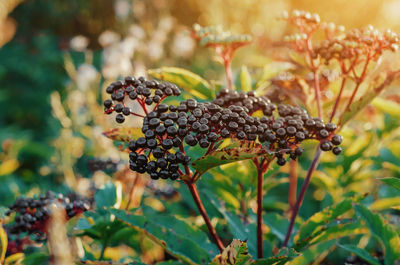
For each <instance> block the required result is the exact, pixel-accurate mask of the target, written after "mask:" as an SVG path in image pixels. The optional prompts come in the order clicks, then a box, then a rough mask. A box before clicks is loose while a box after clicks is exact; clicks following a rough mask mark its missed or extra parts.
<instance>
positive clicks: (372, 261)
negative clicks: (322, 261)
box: [338, 244, 381, 265]
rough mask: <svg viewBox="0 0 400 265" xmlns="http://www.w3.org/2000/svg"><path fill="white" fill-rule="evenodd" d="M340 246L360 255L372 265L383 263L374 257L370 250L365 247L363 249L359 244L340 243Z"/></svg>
mask: <svg viewBox="0 0 400 265" xmlns="http://www.w3.org/2000/svg"><path fill="white" fill-rule="evenodd" d="M338 246H339V247H341V248H343V249H345V250H347V251H350V252H351V253H354V254H356V255H357V256H359V257H360V258H362V259H363V260H365V261H367V262H369V263H370V264H371V265H381V263H380V262H379V260H377V259H376V258H374V257H372V256H371V255H370V254H369V253H368V251H366V250H365V249H361V248H359V247H357V246H354V245H341V244H338Z"/></svg>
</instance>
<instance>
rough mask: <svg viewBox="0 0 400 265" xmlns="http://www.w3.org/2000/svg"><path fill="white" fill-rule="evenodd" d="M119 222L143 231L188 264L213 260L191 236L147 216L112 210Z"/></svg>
mask: <svg viewBox="0 0 400 265" xmlns="http://www.w3.org/2000/svg"><path fill="white" fill-rule="evenodd" d="M112 213H113V214H114V215H115V216H116V218H117V219H118V220H120V221H121V222H123V223H125V224H126V225H128V226H129V227H131V228H133V229H135V230H139V231H142V232H143V233H145V234H146V235H147V236H148V237H149V238H150V239H152V240H153V241H154V242H155V243H158V244H159V245H160V246H162V247H163V248H164V249H165V250H166V251H167V252H168V253H170V254H171V255H172V256H174V257H176V258H178V259H180V260H181V261H183V262H185V263H187V264H208V263H209V262H210V260H211V255H210V253H209V251H207V250H206V249H204V248H202V247H200V246H199V244H198V243H197V242H194V241H193V240H192V239H191V238H190V233H189V234H185V235H182V234H178V233H177V232H176V231H175V230H174V229H171V228H170V227H167V226H163V225H161V224H158V223H155V222H154V221H153V220H152V218H147V217H146V216H140V215H132V214H127V213H126V212H124V211H121V210H116V209H114V210H112Z"/></svg>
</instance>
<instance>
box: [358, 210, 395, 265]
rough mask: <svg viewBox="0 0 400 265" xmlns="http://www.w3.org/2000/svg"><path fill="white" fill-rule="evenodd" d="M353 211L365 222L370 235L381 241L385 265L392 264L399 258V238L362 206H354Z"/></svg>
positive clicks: (378, 217)
mask: <svg viewBox="0 0 400 265" xmlns="http://www.w3.org/2000/svg"><path fill="white" fill-rule="evenodd" d="M354 209H355V211H356V212H357V214H358V215H359V216H360V217H361V218H362V219H364V220H365V222H366V223H367V226H368V228H369V230H370V231H371V233H372V235H374V236H375V237H377V238H379V239H380V240H381V242H382V244H383V246H384V248H385V264H386V265H390V264H394V262H395V261H396V260H397V259H399V258H400V248H399V246H400V237H399V235H398V234H397V233H396V231H395V230H394V228H393V227H391V226H390V225H388V224H385V223H384V222H383V219H382V217H381V216H380V215H378V214H374V213H372V212H371V211H370V210H369V209H368V208H367V207H365V206H363V205H360V204H356V205H354Z"/></svg>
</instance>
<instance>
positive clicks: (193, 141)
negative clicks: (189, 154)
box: [185, 134, 197, 146]
mask: <svg viewBox="0 0 400 265" xmlns="http://www.w3.org/2000/svg"><path fill="white" fill-rule="evenodd" d="M185 142H186V143H187V144H188V145H190V146H195V145H196V144H197V139H196V138H195V137H194V136H193V135H191V134H188V135H186V137H185Z"/></svg>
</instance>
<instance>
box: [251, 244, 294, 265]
mask: <svg viewBox="0 0 400 265" xmlns="http://www.w3.org/2000/svg"><path fill="white" fill-rule="evenodd" d="M297 256H299V253H298V252H296V250H294V249H293V248H287V247H284V248H282V249H280V250H279V252H278V254H276V255H274V256H273V257H269V258H267V259H259V260H256V261H255V262H253V263H252V264H253V265H274V264H281V265H283V264H285V263H286V262H287V261H289V260H290V259H292V258H295V257H297Z"/></svg>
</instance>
